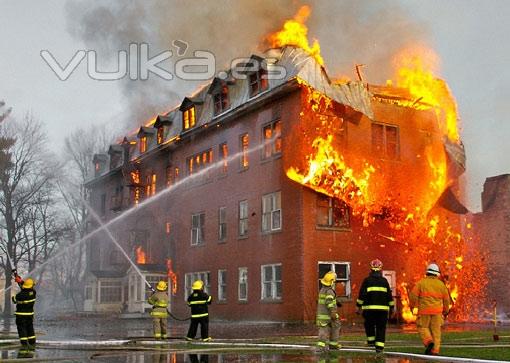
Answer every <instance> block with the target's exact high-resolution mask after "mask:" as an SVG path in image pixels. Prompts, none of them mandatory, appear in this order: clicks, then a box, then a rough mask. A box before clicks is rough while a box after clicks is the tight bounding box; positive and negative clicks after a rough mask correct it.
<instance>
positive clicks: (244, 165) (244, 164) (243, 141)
mask: <svg viewBox="0 0 510 363" xmlns="http://www.w3.org/2000/svg"><path fill="white" fill-rule="evenodd" d="M239 140H240V146H241V169H248V147H249V142H250V140H249V136H248V134H242V135H241V136H240V137H239Z"/></svg>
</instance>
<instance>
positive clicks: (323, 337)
mask: <svg viewBox="0 0 510 363" xmlns="http://www.w3.org/2000/svg"><path fill="white" fill-rule="evenodd" d="M322 324H326V325H322ZM339 337H340V320H338V319H336V320H333V321H330V322H328V323H321V325H319V341H318V342H317V346H318V347H321V348H325V347H326V346H328V345H329V346H330V347H331V348H339V347H340V344H339V343H338V338H339Z"/></svg>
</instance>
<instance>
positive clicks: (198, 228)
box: [191, 212, 205, 246]
mask: <svg viewBox="0 0 510 363" xmlns="http://www.w3.org/2000/svg"><path fill="white" fill-rule="evenodd" d="M204 224H205V213H203V212H202V213H198V214H193V215H192V216H191V245H192V246H194V245H199V244H202V243H204Z"/></svg>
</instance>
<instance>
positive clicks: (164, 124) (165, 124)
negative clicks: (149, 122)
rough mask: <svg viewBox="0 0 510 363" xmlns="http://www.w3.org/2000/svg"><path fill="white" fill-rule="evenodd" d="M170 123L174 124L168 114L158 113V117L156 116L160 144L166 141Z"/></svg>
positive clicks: (155, 124) (157, 138) (157, 141)
mask: <svg viewBox="0 0 510 363" xmlns="http://www.w3.org/2000/svg"><path fill="white" fill-rule="evenodd" d="M170 125H172V120H171V119H170V116H169V115H168V114H167V115H158V117H156V122H154V128H155V129H156V143H157V144H158V145H161V144H162V143H164V142H165V137H166V136H167V135H166V133H167V130H168V128H169V127H170Z"/></svg>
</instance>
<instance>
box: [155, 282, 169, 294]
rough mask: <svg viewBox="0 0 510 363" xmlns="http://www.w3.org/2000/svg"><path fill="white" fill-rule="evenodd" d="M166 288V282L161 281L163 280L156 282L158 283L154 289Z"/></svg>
mask: <svg viewBox="0 0 510 363" xmlns="http://www.w3.org/2000/svg"><path fill="white" fill-rule="evenodd" d="M167 288H168V284H167V283H166V281H163V280H161V281H160V282H158V284H157V285H156V290H159V291H165V290H166V289H167Z"/></svg>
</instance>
